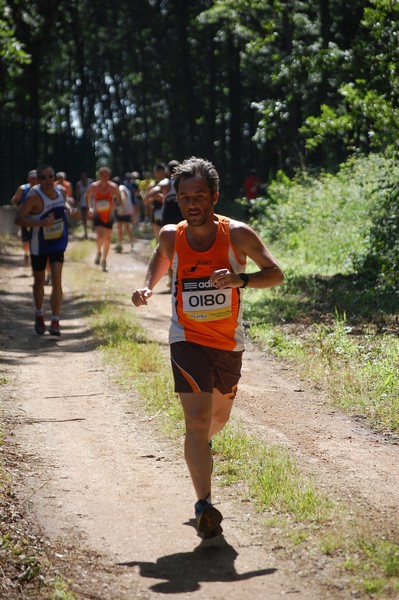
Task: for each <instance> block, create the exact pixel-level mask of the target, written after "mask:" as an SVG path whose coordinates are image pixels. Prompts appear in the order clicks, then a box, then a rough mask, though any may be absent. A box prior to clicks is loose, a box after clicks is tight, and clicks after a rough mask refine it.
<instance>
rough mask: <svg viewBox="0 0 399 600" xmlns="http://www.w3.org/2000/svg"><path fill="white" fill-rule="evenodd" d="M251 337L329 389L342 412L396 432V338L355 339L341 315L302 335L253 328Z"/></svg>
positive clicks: (398, 416)
mask: <svg viewBox="0 0 399 600" xmlns="http://www.w3.org/2000/svg"><path fill="white" fill-rule="evenodd" d="M251 334H252V336H253V337H254V339H255V340H257V341H258V342H259V343H260V344H261V345H262V347H263V348H265V349H267V350H268V351H269V352H270V353H273V354H274V355H275V356H278V357H282V358H286V359H287V358H288V359H290V360H291V364H293V365H295V367H296V369H297V370H298V372H300V373H301V376H304V377H307V378H308V379H309V380H311V381H313V382H316V383H317V384H319V385H320V386H322V388H323V389H324V390H325V391H327V393H328V395H329V398H330V401H331V402H332V404H334V405H335V406H338V407H339V408H341V409H342V410H344V411H346V412H348V413H352V414H357V415H362V416H365V417H366V418H367V420H368V423H369V424H370V426H372V427H373V428H374V429H376V430H384V431H391V432H398V431H399V378H398V377H397V373H398V368H399V340H398V338H397V337H396V336H394V335H392V334H380V335H378V334H375V333H372V332H370V333H368V334H366V333H365V334H363V335H356V331H354V329H353V328H352V327H350V326H349V325H347V323H346V320H345V318H344V317H342V318H341V317H339V316H337V317H336V320H335V322H334V323H333V324H331V325H314V326H313V327H311V328H307V330H306V334H303V335H302V336H300V335H298V334H297V331H296V330H293V331H292V332H289V331H288V330H287V328H286V327H282V326H280V327H277V326H275V327H272V326H267V325H254V326H253V327H252V328H251Z"/></svg>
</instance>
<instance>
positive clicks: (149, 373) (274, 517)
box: [91, 304, 399, 598]
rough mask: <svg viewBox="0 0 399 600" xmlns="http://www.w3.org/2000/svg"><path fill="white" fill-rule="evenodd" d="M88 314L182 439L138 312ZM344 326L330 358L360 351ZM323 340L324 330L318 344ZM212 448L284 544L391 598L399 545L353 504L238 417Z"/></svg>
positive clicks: (130, 382)
mask: <svg viewBox="0 0 399 600" xmlns="http://www.w3.org/2000/svg"><path fill="white" fill-rule="evenodd" d="M91 319H92V324H93V326H94V329H95V331H96V334H97V335H98V336H99V338H98V339H99V340H100V341H101V343H102V346H103V350H104V352H106V354H107V360H109V359H112V361H113V362H114V364H115V366H116V367H117V369H116V375H115V378H116V380H117V381H118V382H119V383H120V385H122V386H123V387H124V388H125V389H128V390H130V391H134V392H136V393H139V395H140V397H141V399H142V402H143V406H144V408H145V410H146V412H147V414H148V416H149V418H155V417H156V418H157V426H160V427H161V429H162V430H163V431H165V432H166V433H167V434H168V435H169V436H170V438H171V439H172V440H173V441H174V442H175V443H176V442H178V443H179V444H181V441H182V435H183V433H184V426H183V415H182V410H181V407H180V403H179V401H178V399H177V396H176V394H175V393H174V392H173V386H172V378H171V373H170V367H169V362H168V359H167V357H166V356H165V354H164V352H162V351H161V349H160V347H159V346H158V345H157V344H156V343H148V342H147V341H146V339H145V335H144V333H143V330H142V329H141V326H140V325H139V323H138V322H137V317H135V316H133V315H132V313H129V312H128V311H122V312H121V315H119V316H118V319H117V321H116V320H115V319H114V317H113V315H112V311H110V310H109V308H108V307H106V306H103V305H101V304H98V305H97V309H96V312H95V314H93V315H92V317H91ZM345 327H346V326H345V323H344V322H342V321H339V320H338V321H337V324H336V328H335V331H333V332H331V335H332V336H334V340H330V342H329V343H326V342H325V341H323V344H324V346H325V347H326V354H327V356H330V359H329V360H330V362H331V355H332V356H335V355H336V354H337V355H344V356H346V358H348V357H351V356H353V355H354V354H356V353H357V352H358V349H357V348H356V347H354V346H353V343H352V341H351V340H350V339H347V335H348V332H347V331H346V329H345ZM324 339H325V336H324V334H323V335H322V334H321V332H319V345H320V344H321V343H322V340H324ZM388 362H389V361H388ZM213 452H214V454H215V455H216V456H217V460H216V461H215V473H214V476H215V478H216V479H217V480H218V481H219V483H220V484H221V485H224V486H228V487H230V488H231V489H232V490H234V493H235V494H236V495H237V497H241V499H242V500H248V499H250V500H251V501H252V502H253V503H254V505H255V506H256V507H257V508H258V510H259V511H260V512H261V514H263V515H264V517H265V527H270V528H272V529H276V530H277V531H278V535H279V537H280V538H281V539H282V540H283V539H284V540H285V542H284V543H288V542H289V543H291V544H292V545H293V548H294V547H298V548H301V547H302V546H304V545H306V546H305V547H306V551H307V552H308V553H310V554H309V560H311V558H310V557H311V556H313V557H316V559H317V556H318V555H320V554H323V555H325V556H326V557H330V559H331V560H332V561H334V565H335V567H333V569H335V571H334V572H335V573H336V575H335V576H336V578H337V579H338V580H339V577H340V576H341V575H339V573H340V572H342V573H347V574H349V575H350V577H351V578H352V582H351V589H353V590H358V592H359V593H365V594H374V595H377V596H378V595H380V596H381V597H382V595H383V594H385V596H384V598H385V597H387V598H388V597H392V598H393V597H394V596H393V594H395V593H396V591H398V590H399V572H398V570H399V558H398V557H399V546H397V545H395V544H394V543H392V542H390V541H388V540H387V539H384V537H383V534H382V536H381V538H375V536H373V535H370V536H369V537H368V536H367V533H366V532H367V529H368V527H367V524H365V527H363V524H362V523H359V522H358V521H357V520H356V519H355V518H353V517H349V516H348V515H349V509H346V508H345V507H343V506H340V507H338V506H337V505H335V504H334V503H333V502H331V501H330V500H329V499H328V498H327V497H326V496H325V494H324V493H322V492H320V490H318V488H317V485H316V484H315V482H314V481H313V480H312V479H311V478H309V477H308V476H306V475H304V473H302V472H301V470H300V468H299V467H298V465H297V463H296V461H295V459H294V458H293V456H292V454H291V453H290V452H289V450H287V449H286V448H284V447H282V446H278V445H267V444H265V443H260V442H259V440H258V439H257V438H256V437H255V436H251V435H247V434H246V432H245V430H244V427H243V425H242V424H241V423H239V422H237V421H236V420H235V419H234V417H233V419H232V421H231V423H230V424H229V425H228V426H227V427H226V428H225V429H224V430H223V431H222V432H221V433H220V434H219V435H217V436H215V438H214V444H213ZM359 531H363V533H362V535H359V533H358V532H359ZM342 576H343V577H344V575H342ZM395 590H396V591H395Z"/></svg>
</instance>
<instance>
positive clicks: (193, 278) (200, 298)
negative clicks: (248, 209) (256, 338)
mask: <svg viewBox="0 0 399 600" xmlns="http://www.w3.org/2000/svg"><path fill="white" fill-rule="evenodd" d="M216 218H217V219H218V230H217V234H216V239H215V242H214V244H213V245H212V247H211V248H209V249H208V250H206V251H205V252H197V251H195V250H193V249H192V248H191V247H190V245H189V243H188V241H187V235H186V232H187V221H182V222H181V223H179V224H178V225H177V229H176V239H175V246H174V249H173V254H172V258H171V262H170V264H171V267H172V270H173V279H172V319H171V326H170V331H169V343H170V344H173V343H174V342H182V341H185V342H193V343H195V344H201V345H203V346H210V347H211V348H218V349H220V350H235V351H241V350H244V331H243V327H242V322H241V321H242V301H241V300H242V299H241V294H240V291H239V288H229V289H225V290H221V289H217V288H215V287H213V286H212V284H211V282H210V275H211V273H212V272H213V271H215V270H216V269H223V268H227V269H229V270H230V271H232V272H234V273H242V272H243V271H244V270H245V263H241V262H240V261H239V260H238V258H237V255H236V252H235V249H234V247H233V245H232V243H231V240H230V229H229V225H230V219H229V218H227V217H222V216H220V215H216Z"/></svg>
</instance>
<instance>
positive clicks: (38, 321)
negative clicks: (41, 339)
mask: <svg viewBox="0 0 399 600" xmlns="http://www.w3.org/2000/svg"><path fill="white" fill-rule="evenodd" d="M35 331H36V333H37V334H38V335H43V333H44V332H45V331H46V326H45V324H44V319H43V317H42V316H41V317H37V316H36V317H35Z"/></svg>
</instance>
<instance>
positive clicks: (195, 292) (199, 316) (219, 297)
mask: <svg viewBox="0 0 399 600" xmlns="http://www.w3.org/2000/svg"><path fill="white" fill-rule="evenodd" d="M182 285H183V289H182V299H183V311H184V312H185V313H186V317H187V318H188V319H192V320H194V321H219V320H220V319H227V318H228V317H231V314H232V311H231V299H232V289H231V288H228V289H225V290H220V289H217V288H215V287H213V286H212V284H211V282H210V279H209V277H202V278H198V279H183V281H182Z"/></svg>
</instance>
